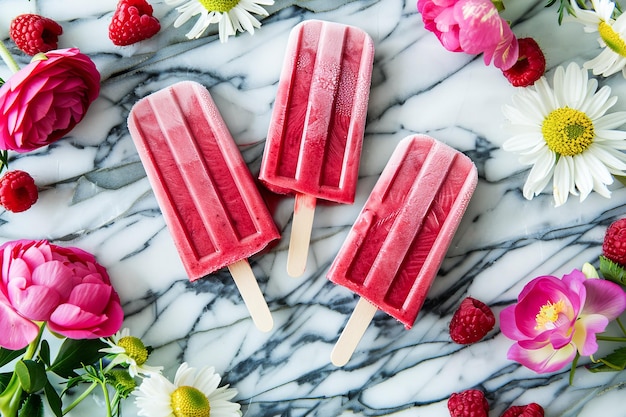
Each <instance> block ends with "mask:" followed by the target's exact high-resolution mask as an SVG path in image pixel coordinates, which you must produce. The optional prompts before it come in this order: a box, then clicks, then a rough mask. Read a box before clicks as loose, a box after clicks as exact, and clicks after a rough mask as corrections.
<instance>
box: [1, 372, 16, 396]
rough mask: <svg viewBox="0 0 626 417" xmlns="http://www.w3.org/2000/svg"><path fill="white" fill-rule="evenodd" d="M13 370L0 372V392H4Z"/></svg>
mask: <svg viewBox="0 0 626 417" xmlns="http://www.w3.org/2000/svg"><path fill="white" fill-rule="evenodd" d="M12 376H13V372H3V373H1V374H0V392H4V390H5V389H7V387H8V386H9V382H10V381H11V377H12Z"/></svg>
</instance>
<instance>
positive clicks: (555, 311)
mask: <svg viewBox="0 0 626 417" xmlns="http://www.w3.org/2000/svg"><path fill="white" fill-rule="evenodd" d="M564 309H565V303H564V302H563V300H559V301H557V302H556V303H555V304H553V303H552V302H551V301H548V302H547V303H546V304H544V305H542V306H541V309H539V313H537V315H536V316H535V322H536V323H537V325H536V326H535V329H537V330H540V329H543V328H545V327H546V325H548V324H552V323H554V322H555V321H556V320H557V319H558V318H559V313H560V312H561V311H563V310H564Z"/></svg>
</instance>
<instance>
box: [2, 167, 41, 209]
mask: <svg viewBox="0 0 626 417" xmlns="http://www.w3.org/2000/svg"><path fill="white" fill-rule="evenodd" d="M38 196H39V192H38V190H37V186H36V185H35V180H33V177H31V176H30V174H29V173H28V172H24V171H20V170H17V169H16V170H14V171H9V172H7V173H6V174H4V175H3V176H2V178H0V204H1V205H2V206H4V208H5V209H7V210H9V211H12V212H14V213H19V212H21V211H25V210H28V209H29V208H30V207H31V206H32V205H33V204H35V202H36V201H37V197H38Z"/></svg>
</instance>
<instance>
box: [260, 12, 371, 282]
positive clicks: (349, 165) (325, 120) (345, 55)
mask: <svg viewBox="0 0 626 417" xmlns="http://www.w3.org/2000/svg"><path fill="white" fill-rule="evenodd" d="M373 59H374V46H373V42H372V40H371V38H370V37H369V36H368V35H367V34H366V33H365V32H363V31H362V30H360V29H358V28H356V27H352V26H346V25H342V24H338V23H331V22H323V21H319V20H308V21H305V22H302V23H300V24H298V25H297V26H296V27H295V28H294V29H293V30H292V31H291V34H290V37H289V41H288V45H287V53H286V58H285V61H284V64H283V69H282V73H281V75H280V81H279V84H278V92H277V97H276V102H275V104H274V111H273V114H272V120H271V123H270V128H269V131H268V136H267V142H266V145H265V152H264V154H263V160H262V163H261V172H260V175H259V179H260V180H261V181H262V182H263V183H264V184H265V185H266V186H267V187H268V188H269V189H270V190H272V191H274V192H278V193H283V194H286V193H294V194H295V207H294V218H293V224H292V230H291V240H290V243H289V253H288V259H287V271H288V273H289V274H290V275H291V276H294V277H297V276H300V275H302V274H303V273H304V269H305V265H306V260H307V253H308V248H309V240H310V236H311V227H312V223H313V216H314V210H315V206H316V199H323V200H329V201H333V202H337V203H343V204H351V203H353V202H354V195H355V190H356V183H357V180H358V170H359V159H360V155H361V145H362V143H363V133H364V130H365V119H366V115H367V101H368V98H369V90H370V81H371V76H372V63H373Z"/></svg>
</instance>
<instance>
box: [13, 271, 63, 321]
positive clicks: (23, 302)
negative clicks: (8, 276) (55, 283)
mask: <svg viewBox="0 0 626 417" xmlns="http://www.w3.org/2000/svg"><path fill="white" fill-rule="evenodd" d="M18 282H19V280H12V281H11V282H10V283H9V286H8V290H9V299H10V300H11V305H12V306H13V307H14V308H15V310H17V311H18V312H19V313H20V314H21V315H22V316H24V317H26V318H28V319H30V320H35V321H46V320H48V318H50V314H51V313H52V311H54V309H55V308H56V306H57V305H58V304H59V302H61V298H60V297H59V294H58V293H57V292H56V291H55V290H54V289H51V288H48V287H44V286H41V285H30V286H28V287H27V288H26V289H23V290H22V289H20V288H19V287H18V286H16V285H13V284H14V283H18Z"/></svg>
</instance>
